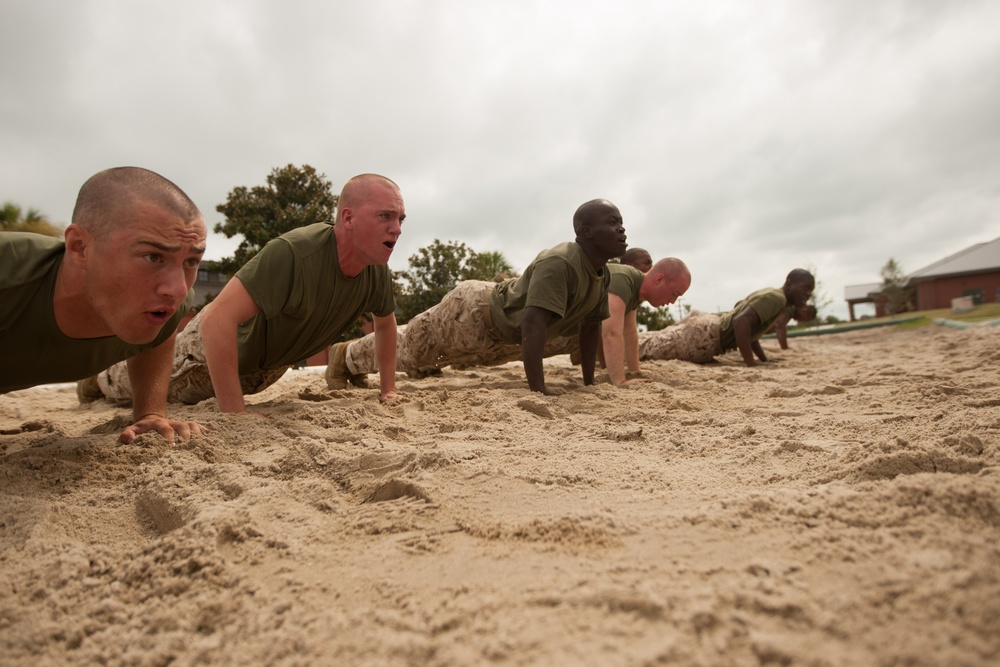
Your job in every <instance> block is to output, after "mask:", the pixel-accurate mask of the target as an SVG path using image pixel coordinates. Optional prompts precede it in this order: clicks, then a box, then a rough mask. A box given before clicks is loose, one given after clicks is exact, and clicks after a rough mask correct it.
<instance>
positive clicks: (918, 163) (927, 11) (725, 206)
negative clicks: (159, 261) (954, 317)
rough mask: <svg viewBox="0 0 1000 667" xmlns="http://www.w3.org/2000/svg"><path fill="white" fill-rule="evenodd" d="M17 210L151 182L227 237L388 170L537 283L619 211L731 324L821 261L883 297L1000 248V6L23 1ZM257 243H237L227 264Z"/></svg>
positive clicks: (420, 239) (12, 91)
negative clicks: (163, 179) (282, 180)
mask: <svg viewBox="0 0 1000 667" xmlns="http://www.w3.org/2000/svg"><path fill="white" fill-rule="evenodd" d="M0 25H3V26H4V38H3V40H0V84H2V86H3V94H2V95H0V201H12V202H14V203H16V204H19V205H21V206H22V207H25V208H27V207H32V208H35V209H38V210H40V211H41V212H42V213H44V214H46V215H47V216H48V217H49V218H50V219H51V220H52V221H54V222H57V223H65V222H67V221H68V220H69V218H70V214H71V212H72V207H73V202H74V200H75V197H76V192H77V190H78V189H79V187H80V185H81V184H82V183H83V181H84V180H86V178H87V177H89V176H90V175H91V174H92V173H94V172H96V171H99V170H100V169H104V168H106V167H111V166H120V165H126V164H131V165H138V166H143V167H146V168H149V169H152V170H154V171H157V172H159V173H161V174H163V175H164V176H167V177H168V178H170V179H171V180H173V181H175V182H176V183H177V184H178V185H180V186H181V187H182V188H184V189H185V190H186V191H187V192H188V194H189V195H191V197H192V198H193V199H194V200H195V202H196V203H197V204H198V205H199V206H200V207H201V209H202V211H203V212H204V213H205V216H206V219H207V221H208V223H209V225H210V227H211V226H212V225H214V224H215V223H217V222H219V221H220V220H221V216H220V214H218V213H217V212H216V211H215V207H216V206H217V205H218V204H220V203H222V202H224V201H225V199H226V195H227V194H228V193H229V191H230V190H232V189H233V188H234V187H235V186H238V185H245V186H253V185H260V184H263V183H264V182H265V179H266V177H267V175H268V173H270V171H271V170H272V169H273V168H275V167H279V166H283V165H286V164H296V165H301V164H309V165H312V166H313V167H315V168H316V169H317V170H318V171H320V172H322V173H324V174H326V175H327V177H329V179H330V180H331V181H332V182H333V184H334V189H335V190H337V191H339V189H340V186H341V185H342V184H343V182H344V181H345V180H346V179H347V178H349V177H350V176H352V175H354V174H357V173H362V172H378V173H382V174H385V175H387V176H389V177H391V178H392V179H394V180H395V181H396V182H397V183H399V185H400V186H401V189H402V191H403V196H404V198H405V200H406V205H407V212H408V219H407V222H406V224H405V225H404V233H403V237H402V240H401V243H400V245H399V246H398V247H397V249H396V251H395V253H394V257H393V259H392V261H391V263H390V266H392V268H394V269H404V268H406V264H407V261H406V260H407V258H408V257H409V256H410V255H411V254H413V253H414V252H415V251H416V250H417V249H418V248H420V247H421V246H424V245H427V244H428V243H430V242H431V241H433V240H434V239H435V238H438V239H441V240H460V241H464V242H465V243H466V244H468V245H469V246H471V247H472V248H474V249H475V250H479V251H488V250H499V251H501V252H503V253H504V254H505V255H506V256H507V258H508V259H509V260H510V261H511V263H512V264H514V265H515V267H517V268H519V269H520V268H523V267H524V265H526V264H527V263H528V262H529V261H530V260H531V259H532V258H533V257H534V255H535V254H536V253H537V252H538V251H539V250H541V249H543V248H546V247H549V246H551V245H554V244H556V243H559V242H561V241H564V240H570V239H571V237H572V222H571V218H572V214H573V211H574V210H575V209H576V207H577V206H578V205H579V204H580V203H582V202H584V201H586V200H588V199H592V198H595V197H606V198H608V199H610V200H611V201H613V202H615V203H616V204H617V205H618V206H619V208H620V209H621V211H622V214H623V216H624V218H625V225H626V229H627V232H628V235H629V241H630V243H631V244H632V245H636V246H642V247H645V248H647V249H649V250H650V251H651V252H652V254H653V255H654V257H660V256H668V255H674V256H678V257H681V258H682V259H684V260H685V261H686V262H687V263H688V265H689V266H690V268H691V269H692V273H693V274H694V283H693V285H692V287H691V290H690V291H689V292H688V294H687V295H686V296H685V302H686V303H688V304H690V305H692V306H694V307H695V308H700V309H704V310H717V309H726V308H729V307H731V306H732V304H733V303H734V302H735V301H737V300H738V299H739V298H741V297H743V296H744V295H745V294H746V293H748V292H750V291H752V290H754V289H757V288H759V287H764V286H779V285H780V283H781V282H782V280H783V278H784V275H785V274H786V273H787V271H788V270H790V269H792V268H795V267H796V266H811V267H814V268H815V269H816V271H817V276H818V278H819V280H820V283H821V288H822V289H823V291H824V292H825V293H826V294H827V296H828V297H829V298H830V299H832V300H833V304H832V305H831V306H830V307H829V308H828V309H827V310H826V313H827V314H836V315H838V316H840V317H846V306H845V305H844V302H843V289H844V286H845V285H851V284H857V283H866V282H876V281H878V280H879V275H878V272H879V269H880V268H881V267H882V265H884V264H885V262H886V260H888V259H889V258H890V257H892V258H895V259H896V260H897V261H899V262H900V263H901V264H902V266H903V269H904V270H905V271H907V272H910V271H915V270H917V269H919V268H921V267H923V266H925V265H927V264H929V263H931V262H933V261H935V260H937V259H940V258H942V257H944V256H946V255H949V254H951V253H953V252H956V251H958V250H961V249H963V248H965V247H967V246H969V245H971V244H973V243H977V242H982V241H988V240H992V239H994V238H996V237H998V236H1000V121H998V120H997V119H1000V85H998V72H1000V40H998V39H997V37H996V29H997V26H998V25H1000V3H998V2H995V1H994V0H983V1H981V2H975V1H963V2H950V1H947V0H940V1H934V0H914V1H910V2H907V1H895V0H885V1H878V2H872V1H871V0H837V1H836V2H829V1H825V0H824V1H820V0H816V1H808V0H755V1H754V2H747V1H746V0H731V1H713V0H699V1H698V2H690V1H687V0H685V1H670V0H635V1H629V0H610V1H607V2H604V1H590V2H588V1H585V0H564V1H555V0H553V1H550V2H545V1H539V2H528V1H522V0H504V1H503V2H499V1H493V2H488V1H486V0H478V1H477V0H436V1H435V0H421V1H416V0H357V1H352V2H341V1H337V0H318V1H296V0H284V1H283V2H280V3H278V2H272V1H267V0H258V1H255V0H230V1H223V0H170V1H169V2H153V1H145V2H140V1H134V0H74V1H73V2H65V0H4V2H3V3H0ZM237 242H238V240H236V239H226V238H225V237H223V236H219V235H213V236H211V237H210V238H209V252H208V257H209V258H218V257H222V256H225V255H228V254H231V252H232V249H233V248H234V247H235V246H236V244H237Z"/></svg>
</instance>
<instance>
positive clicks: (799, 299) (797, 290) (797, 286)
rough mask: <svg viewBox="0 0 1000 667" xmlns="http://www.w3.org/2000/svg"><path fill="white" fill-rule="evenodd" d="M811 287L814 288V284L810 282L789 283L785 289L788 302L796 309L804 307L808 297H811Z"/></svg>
mask: <svg viewBox="0 0 1000 667" xmlns="http://www.w3.org/2000/svg"><path fill="white" fill-rule="evenodd" d="M813 287H815V283H814V281H812V280H798V281H795V282H791V283H789V284H788V287H787V289H786V291H787V292H788V300H789V301H790V302H791V303H792V304H794V305H795V307H796V308H802V307H805V306H806V304H807V302H808V301H809V297H810V296H812V292H813Z"/></svg>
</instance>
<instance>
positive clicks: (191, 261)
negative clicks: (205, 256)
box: [184, 257, 201, 269]
mask: <svg viewBox="0 0 1000 667" xmlns="http://www.w3.org/2000/svg"><path fill="white" fill-rule="evenodd" d="M199 264H201V257H190V258H188V259H186V260H184V266H185V267H187V268H189V269H197V268H198V265H199Z"/></svg>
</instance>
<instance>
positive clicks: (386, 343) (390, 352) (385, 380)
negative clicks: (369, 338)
mask: <svg viewBox="0 0 1000 667" xmlns="http://www.w3.org/2000/svg"><path fill="white" fill-rule="evenodd" d="M375 358H376V360H377V361H378V385H379V392H380V393H381V395H382V396H386V395H388V394H390V393H392V392H394V391H396V327H395V325H393V326H387V327H383V328H380V329H376V330H375Z"/></svg>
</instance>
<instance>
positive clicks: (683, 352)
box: [639, 311, 722, 364]
mask: <svg viewBox="0 0 1000 667" xmlns="http://www.w3.org/2000/svg"><path fill="white" fill-rule="evenodd" d="M719 322H720V320H719V316H718V315H712V314H710V313H702V312H699V311H694V312H693V313H691V314H690V315H688V316H687V317H685V318H684V319H683V320H681V321H680V322H679V323H677V324H674V325H673V326H669V327H667V328H666V329H661V330H660V331H646V332H643V333H640V334H639V359H642V360H648V359H680V360H681V361H693V362H695V363H697V364H704V363H708V362H709V361H711V360H712V358H713V357H715V356H716V355H717V354H722V345H721V343H720V338H719Z"/></svg>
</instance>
